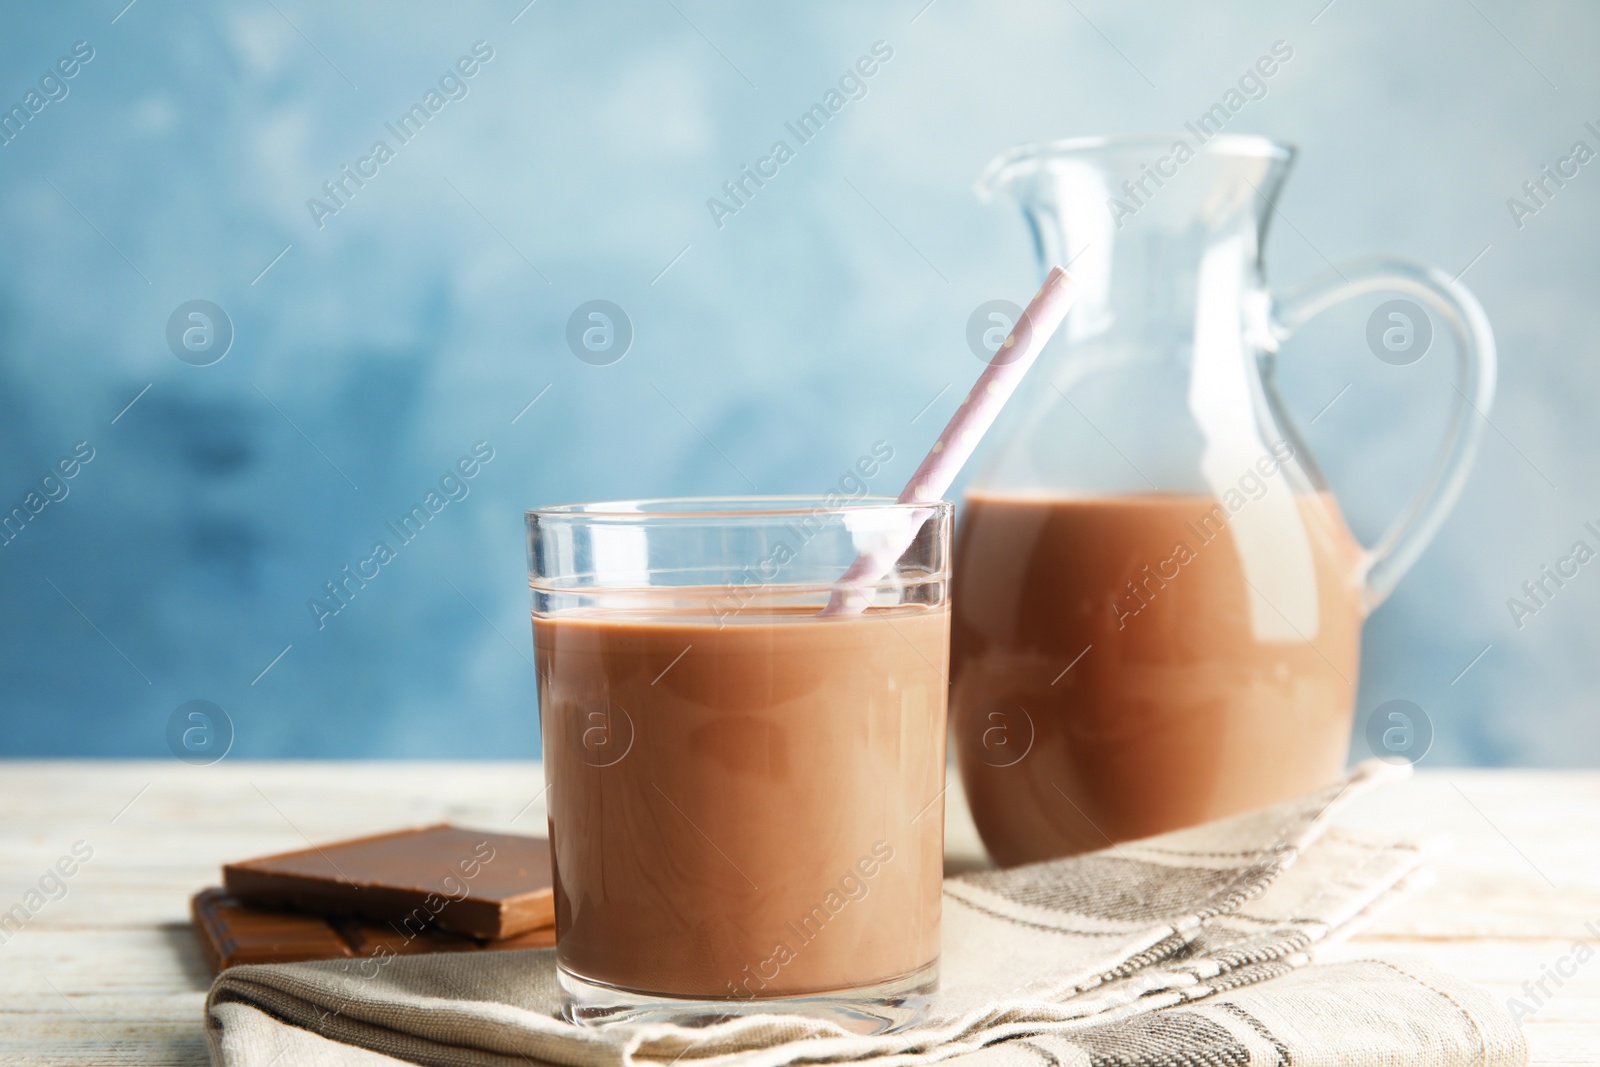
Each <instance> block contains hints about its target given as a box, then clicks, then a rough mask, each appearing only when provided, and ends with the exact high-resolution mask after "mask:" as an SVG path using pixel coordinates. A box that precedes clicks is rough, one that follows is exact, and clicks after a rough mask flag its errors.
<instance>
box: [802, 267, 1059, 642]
mask: <svg viewBox="0 0 1600 1067" xmlns="http://www.w3.org/2000/svg"><path fill="white" fill-rule="evenodd" d="M1077 295H1078V292H1077V283H1076V282H1075V281H1074V280H1073V278H1072V275H1070V274H1068V273H1067V272H1066V271H1065V270H1062V269H1061V268H1060V267H1051V268H1050V273H1049V274H1048V275H1046V276H1045V280H1044V285H1043V286H1041V287H1040V289H1039V291H1038V292H1037V293H1035V294H1034V296H1033V299H1032V300H1031V301H1029V302H1028V306H1027V307H1026V308H1025V309H1023V312H1022V315H1021V317H1020V318H1018V319H1017V324H1016V325H1015V326H1013V327H1011V332H1010V333H1008V334H1007V335H1006V339H1005V341H1004V342H1003V343H1002V344H1001V345H1000V347H999V348H998V349H996V350H995V354H994V356H993V357H992V358H991V359H990V360H989V365H988V366H987V367H985V368H984V371H983V373H982V374H980V375H979V376H978V380H977V382H976V383H974V384H973V386H972V391H971V392H969V393H968V394H967V398H966V399H965V400H963V401H962V402H961V406H960V407H959V408H957V409H956V413H955V414H954V415H952V416H951V417H950V422H949V423H948V424H947V425H946V426H945V428H944V432H943V433H941V434H940V435H939V439H938V440H937V441H935V442H934V443H933V448H931V449H929V450H928V454H927V455H926V456H925V457H923V460H922V465H921V466H919V467H918V468H917V471H916V473H915V474H913V475H912V476H911V480H910V481H909V482H907V483H906V487H905V488H904V489H902V490H901V491H900V496H899V497H898V498H897V499H898V503H901V504H919V503H931V502H933V501H937V500H939V499H940V498H941V497H943V496H944V494H945V492H946V491H947V490H948V489H949V488H950V484H951V483H952V482H954V481H955V480H956V475H957V474H959V473H961V468H962V466H963V465H965V463H966V462H967V460H968V459H969V458H970V457H971V455H972V450H973V449H975V448H977V447H978V442H979V441H980V440H982V438H983V435H984V434H985V433H988V432H989V427H990V426H993V425H994V420H995V418H996V416H998V415H999V414H1000V409H1001V408H1003V407H1005V406H1006V401H1007V400H1010V399H1011V394H1012V393H1014V392H1016V390H1017V385H1018V383H1019V382H1021V381H1022V376H1023V375H1025V374H1027V373H1028V368H1029V367H1031V366H1033V361H1034V360H1035V359H1037V358H1038V356H1039V352H1040V350H1041V349H1043V348H1044V346H1045V344H1046V343H1047V342H1048V341H1049V340H1050V338H1051V337H1053V336H1054V335H1055V332H1056V330H1057V329H1058V328H1060V326H1061V321H1062V320H1063V319H1065V318H1066V316H1067V311H1068V310H1069V309H1070V308H1071V307H1072V302H1073V301H1074V300H1075V299H1077ZM926 519H927V513H926V512H921V513H917V512H913V513H912V515H911V518H910V520H909V521H908V522H907V524H906V528H905V530H904V531H899V532H896V533H893V534H888V535H886V536H884V537H883V539H882V540H881V541H880V543H879V544H878V545H877V546H876V547H874V548H870V549H867V550H866V551H864V552H862V553H861V554H860V555H859V556H857V557H856V558H855V562H854V563H852V564H850V569H849V570H847V571H845V572H844V576H843V577H842V578H840V579H839V580H838V582H836V583H834V587H833V593H832V594H831V595H830V596H829V597H828V606H827V607H825V608H823V609H822V614H824V615H854V614H857V613H859V612H861V611H864V610H866V607H867V604H868V603H869V600H870V597H869V596H868V595H866V594H864V593H863V592H862V591H861V588H860V587H861V586H862V585H863V584H866V585H871V584H872V583H874V582H876V581H878V580H879V579H880V578H882V577H883V576H884V575H885V574H887V573H888V571H889V568H890V567H892V566H893V565H894V561H895V560H897V559H899V558H900V554H901V553H903V552H904V551H905V550H906V548H907V547H908V546H909V545H910V544H911V539H912V538H914V537H915V536H916V534H917V529H918V528H919V527H920V526H921V525H922V523H923V522H924V521H925V520H926Z"/></svg>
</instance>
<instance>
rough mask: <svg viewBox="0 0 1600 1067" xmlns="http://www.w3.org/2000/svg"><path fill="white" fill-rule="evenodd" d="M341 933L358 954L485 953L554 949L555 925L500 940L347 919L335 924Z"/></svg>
mask: <svg viewBox="0 0 1600 1067" xmlns="http://www.w3.org/2000/svg"><path fill="white" fill-rule="evenodd" d="M334 928H335V929H337V930H338V931H339V935H340V936H341V937H343V938H344V939H345V940H346V941H347V942H349V944H350V947H351V948H352V949H354V950H355V954H356V955H357V956H381V955H394V956H422V955H426V954H428V953H430V952H483V951H503V950H506V949H517V948H552V947H554V945H555V943H556V928H555V927H554V926H546V927H543V928H541V929H538V930H530V931H528V932H527V933H525V934H517V935H516V936H515V937H507V938H503V939H501V940H499V941H480V940H479V939H477V938H475V937H465V936H463V935H461V934H448V933H445V932H444V931H443V930H433V929H428V930H424V931H422V932H421V933H417V934H413V933H405V932H403V931H400V930H397V929H395V928H394V927H393V926H386V925H384V924H382V923H371V922H367V921H366V920H364V919H345V920H342V921H340V922H336V923H334Z"/></svg>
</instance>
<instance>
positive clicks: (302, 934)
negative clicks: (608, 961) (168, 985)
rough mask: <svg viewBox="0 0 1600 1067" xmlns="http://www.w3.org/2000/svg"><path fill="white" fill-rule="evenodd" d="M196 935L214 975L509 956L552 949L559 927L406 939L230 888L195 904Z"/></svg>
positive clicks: (198, 897) (433, 932) (204, 894)
mask: <svg viewBox="0 0 1600 1067" xmlns="http://www.w3.org/2000/svg"><path fill="white" fill-rule="evenodd" d="M191 910H192V911H193V913H194V925H195V934H196V935H197V937H198V938H199V941H200V949H201V951H202V952H203V953H204V954H205V957H206V962H207V963H209V964H210V965H211V973H212V974H219V973H221V972H222V971H223V970H224V969H226V968H228V967H233V966H236V965H238V964H241V963H299V962H301V961H303V960H337V959H349V958H351V957H355V958H362V959H383V958H385V957H389V956H420V955H425V954H427V953H431V952H504V951H509V950H512V949H521V948H549V947H550V946H552V945H554V944H555V943H556V931H555V927H553V926H547V927H545V928H543V929H540V930H533V931H531V932H529V933H526V934H518V935H517V936H516V937H508V938H505V939H503V940H500V941H480V940H478V939H476V938H471V937H464V936H462V935H461V934H450V933H445V932H444V931H442V930H437V929H433V928H429V929H427V930H424V931H422V932H421V933H419V934H415V935H412V936H407V935H406V934H404V933H402V932H400V931H398V930H396V929H395V928H393V927H391V926H387V925H383V924H379V923H370V922H367V921H366V920H364V919H345V920H342V921H339V922H337V923H333V922H329V921H328V920H327V919H322V918H319V917H317V916H315V915H300V914H297V913H295V912H289V911H267V910H266V909H264V908H253V907H251V906H249V905H248V904H241V903H240V902H239V901H237V900H235V899H233V898H232V897H230V896H228V894H227V891H226V890H222V889H204V890H201V891H200V892H199V893H196V894H195V896H194V900H193V901H192V902H191Z"/></svg>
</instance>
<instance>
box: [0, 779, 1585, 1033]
mask: <svg viewBox="0 0 1600 1067" xmlns="http://www.w3.org/2000/svg"><path fill="white" fill-rule="evenodd" d="M541 784H542V779H541V777H540V772H539V768H538V767H537V765H535V764H531V763H242V762H233V761H227V762H224V763H222V764H219V765H217V766H214V767H190V766H187V765H185V764H182V763H177V762H175V761H166V762H151V763H144V762H98V761H97V762H87V761H85V762H5V761H0V921H3V913H4V912H5V911H7V910H9V909H11V908H12V906H13V905H17V904H22V905H24V907H25V908H26V907H27V905H28V903H29V901H30V900H31V901H32V902H33V903H35V904H40V906H39V907H38V908H37V912H36V913H35V914H33V915H32V916H31V917H30V919H29V921H28V922H27V924H26V925H25V926H24V927H23V928H22V929H21V930H20V931H19V932H16V933H14V934H13V933H10V932H8V931H7V930H5V929H4V928H3V927H0V938H4V939H5V941H4V943H3V944H0V1062H4V1063H7V1064H203V1063H205V1062H206V1059H207V1054H206V1048H205V1040H204V1038H203V1036H202V1031H201V1005H202V1002H203V1000H204V998H205V991H206V987H207V986H208V984H209V981H210V976H209V975H208V974H207V972H206V968H205V964H204V963H203V962H202V960H201V958H200V954H199V951H198V949H197V947H196V945H195V942H194V940H193V936H192V934H191V932H190V930H189V925H188V912H187V909H188V900H189V896H190V894H192V893H193V892H194V891H195V890H197V889H200V888H202V887H204V886H207V885H214V884H217V881H218V877H219V873H218V868H219V866H220V865H221V864H222V863H223V862H224V861H226V860H232V859H239V858H243V857H246V856H251V855H257V854H260V853H265V852H273V851H278V850H283V849H290V848H299V847H303V846H304V845H305V843H306V841H307V839H310V840H314V841H323V840H329V839H335V838H340V837H347V836H351V835H354V834H361V833H370V832H373V831H378V830H384V829H390V828H393V827H397V826H403V825H408V824H414V823H425V822H433V821H438V820H450V821H453V822H458V823H463V824H466V825H469V826H476V827H481V828H484V829H499V830H509V831H514V832H515V831H520V832H524V833H534V834H543V832H544V829H545V811H544V805H543V802H542V800H541V799H539V793H540V789H541ZM959 792H960V791H959V788H954V789H952V790H951V791H950V793H949V794H948V798H949V799H950V800H951V803H950V805H949V808H950V819H949V835H948V837H949V853H950V858H951V861H952V862H953V863H958V864H962V865H970V864H972V863H974V862H976V861H977V859H978V857H979V856H980V855H981V851H980V849H979V847H978V844H977V839H976V836H975V834H974V832H973V830H972V826H971V823H970V821H969V819H968V817H967V814H966V809H965V805H964V803H963V801H962V799H961V797H960V795H959ZM1345 821H1346V822H1349V823H1351V824H1358V825H1365V826H1371V827H1375V828H1383V829H1389V830H1398V831H1402V832H1406V833H1415V834H1429V833H1434V834H1437V833H1444V834H1448V835H1450V837H1451V838H1452V839H1453V841H1454V847H1453V848H1452V850H1451V851H1450V852H1448V853H1447V854H1446V855H1445V856H1444V857H1443V858H1442V859H1441V860H1439V861H1438V862H1437V863H1436V864H1435V865H1434V870H1435V872H1436V874H1437V882H1436V884H1435V885H1434V886H1433V887H1432V888H1431V889H1429V890H1427V891H1426V892H1425V893H1423V894H1422V895H1420V896H1417V897H1414V898H1412V899H1410V900H1409V901H1406V902H1405V903H1402V904H1400V905H1398V906H1397V907H1395V908H1393V909H1391V910H1390V911H1388V912H1387V913H1385V914H1382V915H1380V916H1379V917H1378V918H1377V919H1376V920H1375V921H1374V922H1373V923H1372V924H1371V925H1370V926H1369V927H1368V928H1367V929H1366V931H1365V932H1364V933H1363V934H1362V935H1361V936H1360V937H1359V938H1357V939H1355V940H1353V941H1351V942H1349V943H1347V944H1344V945H1337V946H1331V947H1329V948H1326V949H1325V950H1324V951H1323V952H1322V953H1321V956H1322V958H1324V959H1328V958H1335V957H1346V956H1355V955H1366V954H1373V953H1381V954H1385V955H1396V954H1407V955H1412V956H1416V957H1420V958H1423V959H1425V960H1427V961H1429V962H1430V963H1432V964H1433V965H1434V966H1437V967H1441V968H1445V969H1448V970H1451V971H1454V972H1456V973H1458V974H1461V975H1463V976H1466V977H1468V978H1470V979H1472V980H1473V981H1475V982H1477V983H1479V984H1480V985H1481V986H1483V987H1484V988H1486V989H1488V990H1490V991H1491V992H1493V993H1494V994H1495V995H1496V996H1497V997H1500V998H1505V997H1509V996H1521V997H1525V996H1526V994H1525V992H1524V990H1523V983H1524V982H1530V981H1531V982H1538V981H1539V980H1540V979H1541V978H1542V977H1544V976H1545V975H1546V968H1550V969H1551V971H1552V972H1553V971H1554V970H1556V969H1557V964H1558V963H1560V962H1561V961H1562V960H1563V958H1564V957H1569V956H1570V954H1571V953H1572V952H1573V947H1574V944H1575V942H1577V941H1579V940H1585V941H1587V942H1589V944H1590V945H1591V946H1592V947H1594V948H1595V949H1596V951H1597V955H1596V957H1595V958H1594V959H1592V960H1589V961H1588V962H1587V963H1585V964H1583V965H1581V966H1578V968H1577V971H1576V973H1575V974H1573V975H1572V976H1571V977H1569V978H1563V979H1562V984H1561V985H1560V987H1559V988H1558V987H1556V985H1555V984H1554V982H1553V981H1552V980H1550V979H1549V978H1545V987H1546V991H1547V992H1549V993H1550V994H1551V995H1550V996H1548V997H1541V1000H1542V1001H1543V1003H1542V1004H1541V1005H1540V1006H1539V1007H1538V1008H1537V1010H1536V1011H1535V1013H1534V1015H1533V1016H1532V1017H1531V1018H1529V1019H1527V1020H1526V1022H1525V1028H1526V1030H1527V1034H1528V1043H1529V1045H1530V1046H1531V1048H1532V1050H1533V1062H1534V1063H1535V1064H1577V1063H1595V1062H1597V1061H1600V848H1597V847H1596V846H1597V844H1600V772H1546V771H1439V772H1434V773H1424V774H1421V775H1419V776H1418V777H1417V778H1416V779H1414V780H1413V781H1411V782H1408V783H1406V784H1404V785H1401V786H1398V787H1395V788H1393V789H1391V790H1388V791H1386V792H1381V793H1379V794H1377V795H1375V796H1372V797H1369V798H1366V799H1365V800H1363V801H1362V802H1360V805H1359V807H1357V808H1355V809H1354V810H1352V812H1351V813H1350V815H1349V816H1348V818H1346V819H1345ZM80 841H81V842H83V845H80V846H79V851H80V853H81V852H82V851H83V850H84V849H85V847H87V848H90V849H92V850H93V856H92V858H90V859H89V860H88V861H87V862H85V863H83V864H82V865H81V867H79V868H78V869H77V870H76V871H75V873H73V874H72V876H71V877H70V878H64V879H62V881H63V882H64V883H65V886H66V894H65V896H61V895H60V892H59V890H57V888H56V884H55V882H54V880H50V879H45V875H46V872H47V870H50V869H53V868H54V867H55V865H56V864H57V862H58V860H60V859H61V858H62V857H63V856H65V857H69V858H70V857H71V856H72V848H73V845H74V843H76V842H80ZM65 866H66V867H67V868H71V867H72V864H71V863H68V864H66V865H65ZM42 879H43V880H45V882H46V884H45V885H44V889H45V892H41V893H40V894H39V896H37V897H33V898H29V897H28V896H27V893H28V891H29V890H30V889H34V890H38V889H39V888H40V885H41V880H42ZM52 894H53V895H55V896H57V897H59V899H49V897H50V896H51V895H52ZM41 902H42V903H41ZM1585 923H1593V924H1594V928H1593V930H1590V929H1586V927H1585ZM1559 969H1561V970H1567V971H1571V970H1572V966H1571V963H1570V962H1569V963H1564V964H1562V965H1561V967H1560V968H1559ZM1536 992H1537V990H1536ZM1530 1004H1531V1001H1530Z"/></svg>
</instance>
